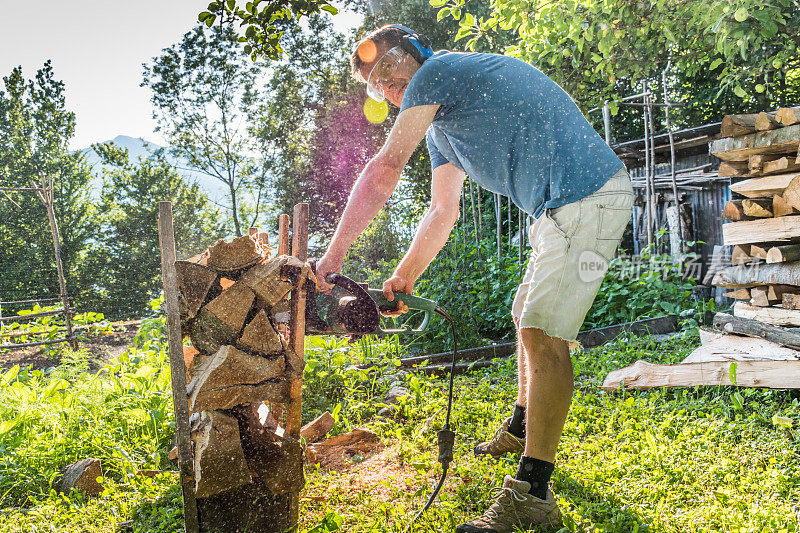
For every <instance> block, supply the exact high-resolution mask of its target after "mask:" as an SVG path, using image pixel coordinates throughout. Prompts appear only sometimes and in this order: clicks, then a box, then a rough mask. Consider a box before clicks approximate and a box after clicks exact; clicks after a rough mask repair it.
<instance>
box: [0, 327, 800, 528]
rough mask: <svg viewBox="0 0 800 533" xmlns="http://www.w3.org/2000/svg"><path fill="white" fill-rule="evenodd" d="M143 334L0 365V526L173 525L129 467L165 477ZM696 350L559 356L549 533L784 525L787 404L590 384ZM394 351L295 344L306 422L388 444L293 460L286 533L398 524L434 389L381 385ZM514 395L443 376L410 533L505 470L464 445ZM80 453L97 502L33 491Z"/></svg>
mask: <svg viewBox="0 0 800 533" xmlns="http://www.w3.org/2000/svg"><path fill="white" fill-rule="evenodd" d="M143 330H144V331H143V332H142V333H141V334H140V335H139V336H138V337H137V339H136V343H135V344H136V346H135V347H134V348H132V349H131V350H129V351H128V352H127V353H126V354H123V355H122V356H121V357H120V358H119V359H118V360H116V361H115V362H113V363H111V364H110V365H109V366H106V367H105V368H104V369H103V370H101V371H100V373H97V374H94V373H88V372H85V369H86V366H85V355H83V356H82V355H81V354H67V355H66V357H65V358H64V359H63V360H64V362H63V363H62V365H61V366H59V367H57V368H55V369H54V370H51V371H50V372H42V371H32V372H20V373H18V374H17V373H16V372H15V371H14V370H13V369H12V370H11V371H9V372H6V373H5V375H3V376H2V377H0V532H7V531H14V532H22V531H24V532H39V531H48V532H49V531H75V532H77V531H81V532H83V531H86V532H100V531H103V532H111V531H114V529H115V527H116V524H118V523H119V522H122V521H126V520H132V524H133V529H134V530H135V531H142V532H145V531H146V532H154V531H165V532H166V531H169V532H173V531H174V532H177V531H181V530H182V525H181V522H180V518H181V510H180V498H179V492H178V487H177V479H176V476H175V475H174V474H172V473H164V474H161V475H159V476H156V477H154V478H151V477H146V476H142V475H139V474H137V472H138V471H139V470H143V469H149V470H171V469H174V466H173V465H172V463H170V462H169V460H168V459H167V457H166V454H167V451H168V449H169V447H170V443H171V439H172V433H173V424H172V422H171V419H172V413H171V398H170V393H169V379H168V372H167V371H166V369H167V367H166V365H165V359H166V355H165V352H164V346H163V338H162V336H161V335H162V328H161V325H160V324H159V323H158V322H146V323H145V324H144V326H143ZM697 343H698V339H697V337H696V334H693V333H691V332H689V333H686V334H684V335H681V336H679V337H675V338H672V339H670V340H669V341H666V342H660V343H659V342H656V341H654V340H653V339H648V338H645V339H636V338H632V339H625V340H621V341H619V342H617V343H614V344H610V345H606V346H605V347H603V348H601V349H598V350H594V351H591V352H587V353H584V352H576V353H575V354H574V363H575V368H576V374H577V376H578V378H577V387H576V392H575V397H574V403H573V406H572V410H571V413H570V417H569V419H568V421H567V425H566V428H565V434H564V439H563V444H562V447H561V449H560V453H559V457H558V469H557V471H556V473H555V475H554V491H555V492H556V494H557V495H558V497H559V502H560V505H561V508H562V510H563V511H564V515H565V529H564V531H593V532H600V531H608V532H612V531H613V532H633V531H638V532H642V531H653V532H656V531H658V532H678V531H708V532H718V531H731V532H734V531H735V532H740V531H742V532H744V531H748V532H749V531H776V532H779V531H785V532H789V531H791V532H797V531H800V524H799V523H798V521H799V520H800V517H799V516H798V514H799V513H800V503H798V501H800V466H798V464H799V463H800V435H799V434H798V429H797V428H798V426H800V410H799V409H798V407H800V400H799V399H798V397H797V396H796V395H795V396H793V395H792V393H790V392H787V391H765V390H741V391H738V392H737V391H736V390H735V389H733V388H730V387H713V388H711V387H707V388H702V389H700V388H697V389H674V390H652V391H646V392H634V393H630V392H629V393H617V394H606V393H603V392H601V391H600V390H599V388H598V385H599V383H600V382H601V380H602V378H603V376H604V375H605V374H606V373H607V372H608V371H609V370H612V369H614V368H618V367H620V366H624V365H627V364H629V363H632V362H633V361H635V360H637V359H647V360H649V361H652V362H676V361H679V360H680V359H682V358H683V357H685V356H686V355H687V354H688V353H689V352H690V351H691V349H692V348H693V347H694V346H695V345H696V344H697ZM397 353H398V346H397V344H396V343H392V342H385V343H383V344H369V343H362V344H358V345H355V346H353V347H350V348H348V347H347V345H346V344H344V343H343V342H339V341H335V340H332V339H312V340H310V341H309V345H308V349H307V354H308V359H309V369H308V373H307V376H306V387H305V393H304V398H305V412H306V418H309V419H310V418H312V417H313V416H315V415H316V414H318V413H319V412H320V411H322V410H325V409H331V410H332V411H333V412H335V414H336V418H337V427H336V428H335V430H334V431H335V432H344V431H347V430H349V429H351V428H353V427H356V426H360V425H365V426H367V427H369V428H371V429H372V430H373V431H375V432H376V433H378V434H379V435H380V436H381V438H382V439H383V441H384V442H385V443H386V444H387V448H386V450H384V451H383V452H381V453H380V454H378V455H376V456H374V457H369V458H362V457H358V456H356V457H354V458H353V460H352V462H353V464H352V465H351V467H350V468H348V469H346V470H344V471H341V472H321V471H319V470H318V469H316V468H314V467H308V468H307V471H306V474H307V476H306V477H307V487H306V489H305V490H304V492H303V497H302V500H301V516H302V527H301V530H302V531H314V532H316V533H322V532H325V531H334V530H336V529H337V528H338V529H339V530H342V531H351V532H384V531H397V532H399V531H403V530H404V529H405V528H406V527H407V526H409V524H410V521H411V519H412V517H413V516H414V515H415V514H416V512H417V509H418V508H419V507H420V506H421V505H422V503H423V502H424V499H425V497H426V495H427V493H428V491H429V490H430V486H431V484H432V483H433V481H434V479H435V478H436V477H437V476H438V474H439V471H440V470H439V468H440V467H439V465H438V464H437V463H436V452H435V450H434V448H435V441H436V431H437V430H438V429H439V428H440V427H441V425H442V423H443V417H444V410H443V408H444V405H445V401H446V390H445V385H446V382H445V381H444V380H437V379H433V378H427V377H419V376H414V375H410V374H409V375H405V376H399V377H398V376H397V375H396V374H395V372H396V370H395V365H396V357H397ZM366 360H377V361H382V362H384V364H383V366H381V367H379V368H381V371H380V372H373V373H368V372H366V371H363V370H357V369H356V368H354V367H353V366H352V363H354V362H363V361H366ZM393 381H400V382H402V384H403V385H404V386H405V387H406V388H408V389H409V391H410V394H409V396H407V397H406V398H405V399H404V400H402V401H401V402H400V404H399V411H400V416H399V417H398V419H397V420H379V419H376V418H375V417H374V414H375V412H376V411H377V410H378V409H379V407H380V404H379V403H378V402H379V399H380V398H382V397H383V395H384V394H385V392H386V390H387V389H388V388H389V387H390V386H391V384H392V382H393ZM737 394H738V395H737ZM514 397H515V368H514V366H513V362H508V363H505V364H502V365H500V366H498V367H495V368H493V369H488V370H481V371H477V372H474V373H472V374H469V375H466V376H463V377H459V378H458V379H457V381H456V403H455V406H454V412H453V426H454V429H455V430H456V431H457V432H458V439H457V444H456V460H455V463H454V464H453V466H452V467H451V473H450V475H449V477H448V481H447V483H446V485H445V488H444V490H443V491H442V494H441V497H440V499H439V501H437V503H436V504H434V507H433V508H432V510H431V511H430V512H428V513H427V514H426V515H425V516H424V517H422V518H420V520H419V521H418V522H416V523H415V524H413V525H411V526H410V528H409V530H410V531H451V530H452V529H453V528H454V527H455V526H456V525H457V524H459V523H461V522H463V521H465V520H468V519H470V518H471V517H473V516H474V515H476V514H479V513H480V512H482V511H483V510H484V508H485V506H486V503H485V502H487V501H489V500H490V489H491V487H493V486H497V485H499V484H500V482H501V480H502V477H503V475H505V474H513V473H514V471H515V469H516V461H517V458H515V457H507V458H504V459H501V460H499V461H494V460H487V459H477V458H475V457H474V456H473V455H472V452H471V450H472V447H473V446H474V445H475V444H476V443H477V442H479V441H480V440H482V439H483V438H485V437H486V436H489V435H491V433H492V432H493V430H494V428H495V427H496V425H498V424H499V423H500V422H501V421H502V419H503V418H505V417H506V416H508V414H509V412H510V407H511V404H512V402H513V399H514ZM786 419H788V420H789V422H787V420H786ZM89 456H93V457H99V458H100V459H102V461H103V465H104V469H105V476H106V478H105V479H104V484H105V486H106V490H105V492H104V493H103V494H102V495H101V496H100V497H98V498H93V499H88V500H85V499H83V498H81V497H80V496H71V497H63V496H58V495H56V494H55V493H53V492H52V491H51V490H50V486H51V483H52V480H53V478H54V476H55V474H56V473H57V472H58V470H59V468H61V467H62V466H64V465H66V464H69V463H71V462H73V461H75V460H78V459H80V458H83V457H89Z"/></svg>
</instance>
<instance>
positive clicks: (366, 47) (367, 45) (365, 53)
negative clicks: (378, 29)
mask: <svg viewBox="0 0 800 533" xmlns="http://www.w3.org/2000/svg"><path fill="white" fill-rule="evenodd" d="M356 51H357V52H358V58H359V59H360V60H361V61H363V62H364V63H372V62H373V61H375V56H377V55H378V47H376V46H375V43H374V42H373V41H372V39H367V40H365V41H361V44H359V45H358V48H357V49H356Z"/></svg>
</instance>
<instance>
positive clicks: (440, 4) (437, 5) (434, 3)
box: [429, 0, 447, 7]
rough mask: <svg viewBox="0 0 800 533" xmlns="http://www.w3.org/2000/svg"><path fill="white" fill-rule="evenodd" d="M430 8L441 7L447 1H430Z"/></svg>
mask: <svg viewBox="0 0 800 533" xmlns="http://www.w3.org/2000/svg"><path fill="white" fill-rule="evenodd" d="M429 3H430V5H431V7H442V6H443V5H445V4H446V3H447V0H430V2H429Z"/></svg>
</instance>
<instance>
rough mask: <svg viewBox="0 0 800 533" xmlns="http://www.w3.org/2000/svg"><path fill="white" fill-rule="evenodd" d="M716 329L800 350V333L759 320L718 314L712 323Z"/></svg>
mask: <svg viewBox="0 0 800 533" xmlns="http://www.w3.org/2000/svg"><path fill="white" fill-rule="evenodd" d="M712 325H713V326H714V329H717V330H719V331H723V332H725V333H734V334H737V335H747V336H748V337H754V338H761V339H765V340H768V341H770V342H774V343H776V344H780V345H781V346H787V347H789V348H793V349H795V350H800V333H795V332H794V331H791V330H788V329H786V328H781V327H778V326H772V325H770V324H765V323H763V322H759V321H758V320H750V319H747V318H740V317H735V316H733V315H730V314H728V313H716V314H715V315H714V319H713V321H712Z"/></svg>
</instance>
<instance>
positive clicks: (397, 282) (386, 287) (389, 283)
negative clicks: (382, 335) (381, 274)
mask: <svg viewBox="0 0 800 533" xmlns="http://www.w3.org/2000/svg"><path fill="white" fill-rule="evenodd" d="M413 290H414V282H413V281H409V280H407V279H406V278H404V277H403V276H400V275H398V274H393V275H392V277H391V278H389V279H387V280H386V281H384V282H383V295H384V296H385V297H386V299H387V300H389V301H390V302H393V301H394V293H395V292H400V293H404V294H411V292H412V291H413ZM403 313H408V306H407V305H405V304H404V303H403V300H402V299H398V300H397V309H396V310H395V311H384V312H383V313H382V314H383V315H384V316H388V317H395V316H400V315H402V314H403Z"/></svg>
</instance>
